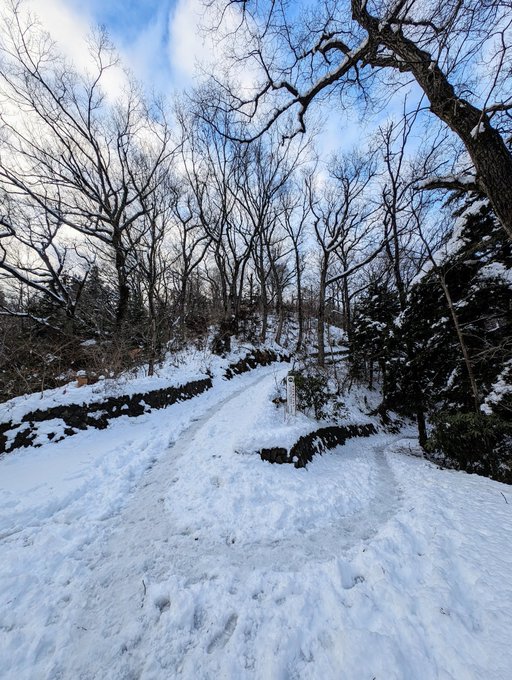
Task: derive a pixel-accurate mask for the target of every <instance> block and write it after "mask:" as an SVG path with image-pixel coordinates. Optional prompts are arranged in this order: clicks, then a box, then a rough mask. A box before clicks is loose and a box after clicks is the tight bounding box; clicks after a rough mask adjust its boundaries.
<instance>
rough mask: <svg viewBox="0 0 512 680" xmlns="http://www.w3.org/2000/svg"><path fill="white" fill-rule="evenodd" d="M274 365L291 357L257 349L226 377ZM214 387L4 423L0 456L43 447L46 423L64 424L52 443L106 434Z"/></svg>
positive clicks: (203, 384)
mask: <svg viewBox="0 0 512 680" xmlns="http://www.w3.org/2000/svg"><path fill="white" fill-rule="evenodd" d="M274 361H290V357H289V355H288V354H286V353H284V352H283V353H277V352H275V351H274V350H262V349H254V350H252V351H250V352H249V353H248V354H247V355H246V356H245V357H243V358H242V359H239V360H238V361H237V362H234V363H233V364H230V365H229V366H228V367H227V369H226V370H225V372H224V377H225V378H226V379H228V380H231V378H233V377H234V376H235V375H239V374H241V373H245V372H246V371H250V370H252V369H253V368H256V367H257V366H268V365H269V364H271V363H273V362H274ZM212 386H213V383H212V379H211V378H204V379H202V380H194V381H192V382H189V383H187V384H185V385H179V386H177V387H176V386H169V387H164V388H162V389H159V390H151V391H150V392H145V393H138V394H133V395H121V396H118V397H107V398H106V399H104V400H102V401H99V402H93V403H91V404H84V403H81V404H65V405H62V406H52V407H51V408H47V409H38V410H36V411H32V412H30V413H27V414H26V415H25V416H23V418H22V421H21V422H20V423H14V422H12V421H9V422H5V423H0V454H1V453H8V452H10V451H14V450H15V449H19V448H22V447H27V446H41V442H37V441H36V440H37V439H38V434H39V429H40V428H39V425H40V424H41V423H44V422H46V421H50V420H56V421H61V423H60V424H59V423H57V424H59V425H60V426H59V427H56V432H55V433H52V432H49V433H46V434H45V436H46V437H47V440H48V441H53V442H57V441H61V440H62V439H64V438H65V437H69V436H72V435H74V434H77V432H79V431H80V430H85V429H87V428H88V427H94V428H96V429H99V430H102V429H104V428H106V427H107V426H108V424H109V422H110V421H111V420H113V419H115V418H119V417H120V416H129V417H131V418H134V417H136V416H140V415H142V414H143V413H146V412H148V411H152V410H153V409H161V408H165V407H166V406H171V405H172V404H176V403H177V402H179V401H186V400H187V399H192V398H193V397H195V396H197V395H198V394H202V393H203V392H206V390H209V389H210V388H211V387H212ZM9 435H10V436H9ZM8 442H9V443H8Z"/></svg>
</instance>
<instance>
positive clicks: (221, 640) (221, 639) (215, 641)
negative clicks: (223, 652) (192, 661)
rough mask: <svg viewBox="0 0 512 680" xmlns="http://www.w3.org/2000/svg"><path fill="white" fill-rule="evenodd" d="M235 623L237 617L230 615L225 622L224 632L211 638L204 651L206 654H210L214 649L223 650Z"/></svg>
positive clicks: (233, 630)
mask: <svg viewBox="0 0 512 680" xmlns="http://www.w3.org/2000/svg"><path fill="white" fill-rule="evenodd" d="M237 622H238V616H237V615H236V614H231V616H230V617H229V619H228V620H227V622H226V625H225V626H224V630H222V631H221V632H220V633H217V635H215V637H213V638H212V640H211V642H210V644H209V645H208V648H207V650H206V651H207V652H208V654H211V653H212V652H214V651H215V650H216V649H223V648H224V647H225V646H226V645H227V643H228V642H229V640H230V638H231V636H232V635H233V633H234V632H235V628H236V624H237Z"/></svg>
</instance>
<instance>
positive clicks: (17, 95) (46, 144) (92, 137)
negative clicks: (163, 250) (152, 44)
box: [0, 2, 174, 325]
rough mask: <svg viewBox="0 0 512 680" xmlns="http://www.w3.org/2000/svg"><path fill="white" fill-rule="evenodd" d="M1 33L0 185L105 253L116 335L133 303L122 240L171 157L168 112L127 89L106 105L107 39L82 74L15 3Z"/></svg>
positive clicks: (101, 38)
mask: <svg viewBox="0 0 512 680" xmlns="http://www.w3.org/2000/svg"><path fill="white" fill-rule="evenodd" d="M0 28H1V30H0V40H1V42H0V55H1V59H2V68H1V69H0V91H1V94H2V96H3V98H4V101H5V102H6V106H5V107H4V108H3V110H2V113H1V115H0V121H1V124H2V134H3V140H2V141H3V145H2V147H3V148H2V152H1V155H0V181H2V183H3V185H4V187H5V188H6V190H7V191H13V192H18V193H23V194H25V195H26V196H27V197H29V198H30V200H31V201H32V202H33V203H34V204H35V205H37V206H39V208H40V209H41V210H43V211H45V212H46V213H47V214H48V215H50V216H51V217H52V219H53V220H55V221H58V222H59V223H62V224H63V225H66V226H68V227H71V228H72V229H74V230H75V231H76V232H79V233H81V234H83V235H85V236H87V237H89V238H92V239H94V240H96V241H98V242H99V243H100V244H102V246H103V247H105V248H108V249H109V250H110V251H111V253H112V259H113V262H114V265H115V271H116V276H117V283H118V302H117V323H118V325H121V324H122V323H123V322H124V320H125V319H126V315H127V311H128V300H129V295H130V287H129V281H128V272H129V266H130V265H129V262H128V258H129V252H128V251H129V247H130V241H132V240H133V238H128V236H127V234H128V231H129V230H130V229H131V228H132V226H133V225H134V224H136V223H137V221H138V220H140V219H141V218H142V217H143V216H144V213H145V210H146V206H147V203H148V199H149V197H150V196H151V193H152V192H153V191H155V187H156V183H155V177H156V176H157V175H158V174H159V171H160V168H161V166H162V165H163V164H165V163H168V162H169V160H170V158H171V156H172V154H173V152H174V147H173V146H172V144H171V132H170V126H169V123H168V121H167V119H166V116H165V113H164V109H163V107H162V106H161V105H159V104H158V102H155V103H154V104H153V106H152V107H149V105H148V104H147V103H146V101H145V99H144V97H143V95H142V93H141V91H140V89H139V88H138V87H137V86H136V85H135V84H134V83H133V82H129V83H128V87H127V89H126V91H125V93H124V94H123V97H122V98H121V99H120V100H119V101H118V102H112V101H109V100H108V99H107V97H106V95H105V91H104V89H103V83H104V79H105V76H106V74H107V73H108V72H109V71H111V70H112V69H114V68H115V67H116V66H117V56H116V55H115V53H114V50H113V48H112V45H111V43H110V41H109V39H108V37H107V35H106V34H105V33H104V32H103V31H99V32H98V33H97V34H96V36H95V37H94V39H93V40H92V41H91V44H90V53H91V63H92V67H91V71H90V72H89V73H87V74H82V73H80V72H78V71H77V70H76V69H75V68H73V67H72V65H71V64H69V63H68V62H67V60H66V59H65V58H64V57H63V56H62V55H61V54H60V53H59V52H58V50H57V48H56V46H55V44H54V43H53V42H52V40H51V38H50V36H49V35H48V34H47V33H45V32H44V31H43V30H42V29H41V27H40V26H39V25H38V24H37V22H36V21H35V20H34V19H33V18H32V17H31V16H30V14H29V13H27V12H25V10H24V9H23V6H22V5H21V4H20V3H18V2H12V3H11V4H10V11H8V12H7V14H6V15H4V17H3V23H2V26H1V27H0ZM20 111H21V112H22V115H19V112H20Z"/></svg>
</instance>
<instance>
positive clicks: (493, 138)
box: [352, 0, 512, 239]
mask: <svg viewBox="0 0 512 680" xmlns="http://www.w3.org/2000/svg"><path fill="white" fill-rule="evenodd" d="M352 1H353V13H354V18H355V19H356V20H357V21H358V22H359V23H360V24H361V25H362V26H363V27H364V28H365V29H366V30H367V31H368V33H369V36H370V38H373V39H375V41H377V42H380V43H381V44H383V45H384V46H385V47H387V48H388V49H389V50H391V52H392V53H393V54H394V55H396V56H398V57H400V61H399V60H398V59H396V60H395V59H393V57H391V58H390V60H388V63H386V62H383V61H382V59H381V58H380V57H378V56H377V57H375V59H374V58H372V57H370V58H369V63H370V64H372V65H375V66H382V65H387V66H392V67H393V68H398V69H399V70H400V71H403V72H408V73H412V74H413V76H414V77H415V79H416V81H417V82H418V84H419V85H420V87H421V88H422V90H423V92H424V93H425V94H426V96H427V97H428V99H429V101H430V109H431V111H432V113H434V114H435V115H436V116H437V117H438V118H440V119H441V120H442V121H443V122H444V123H446V124H447V125H448V126H449V127H450V129H451V130H453V132H455V134H456V135H457V136H458V137H459V138H460V139H461V141H462V142H463V143H464V146H465V147H466V149H467V151H468V153H469V155H470V156H471V160H472V161H473V164H474V166H475V170H476V173H477V181H478V182H479V184H480V185H481V186H482V189H483V190H484V191H485V193H486V195H487V196H488V198H489V201H490V202H491V205H492V207H493V209H494V212H495V213H496V215H497V217H498V219H499V221H500V222H501V224H502V226H503V228H504V230H505V231H506V233H507V234H508V236H509V238H511V239H512V208H511V206H512V154H511V153H510V151H509V150H508V149H507V146H506V144H505V142H504V140H503V138H502V136H501V135H500V133H499V132H498V131H497V130H495V129H494V128H493V127H492V126H491V122H490V120H489V117H488V116H487V114H486V113H485V112H484V111H482V110H480V109H478V108H476V107H474V106H472V105H471V104H470V103H469V102H468V101H466V100H465V99H463V98H462V97H459V96H457V95H456V93H455V90H454V88H453V86H452V85H451V83H450V82H449V81H448V79H447V77H446V76H445V74H444V73H443V72H442V71H441V69H440V68H439V66H438V64H437V62H436V61H435V58H434V57H432V55H430V54H429V53H428V52H426V51H424V50H422V49H420V48H419V47H418V46H417V45H416V44H415V43H414V42H413V41H412V40H410V39H409V38H407V37H406V36H405V35H404V34H403V32H402V31H401V30H398V31H395V30H393V28H394V27H393V28H391V27H390V26H389V25H386V26H379V22H378V20H377V19H375V18H374V17H371V16H370V15H369V14H368V13H367V12H366V4H365V6H364V8H361V3H358V2H355V0H352ZM356 4H357V5H359V7H357V8H356V9H355V11H354V5H356ZM389 62H391V63H389Z"/></svg>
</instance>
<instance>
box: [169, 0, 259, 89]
mask: <svg viewBox="0 0 512 680" xmlns="http://www.w3.org/2000/svg"><path fill="white" fill-rule="evenodd" d="M240 24H241V22H240V13H239V10H238V9H237V8H236V7H235V6H234V5H232V6H230V7H229V8H226V9H225V11H224V12H223V14H222V20H221V19H220V17H219V14H218V9H215V7H212V8H209V9H208V8H207V7H205V4H204V2H203V1H202V0H178V2H177V3H176V6H175V9H174V12H173V13H172V14H171V16H170V25H169V59H170V63H171V67H172V69H173V72H174V75H175V79H176V83H177V85H179V86H181V87H187V86H188V85H190V84H194V83H196V82H197V81H198V80H200V79H201V78H203V77H204V76H205V74H210V73H214V74H216V75H220V71H221V70H222V71H223V70H224V68H225V67H226V66H227V65H228V64H229V66H230V74H231V75H232V76H234V77H235V78H236V80H237V81H238V83H239V84H240V86H241V87H242V88H243V89H244V90H248V91H249V90H252V88H253V85H254V82H255V78H256V73H255V71H254V69H253V68H251V66H250V65H249V64H247V63H243V64H239V65H236V64H235V63H234V62H233V61H231V60H230V59H229V57H230V53H231V51H232V49H233V46H234V45H235V46H236V45H237V44H238V45H239V44H240V43H244V48H246V47H247V36H246V35H243V26H241V25H240ZM236 29H238V30H236Z"/></svg>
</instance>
